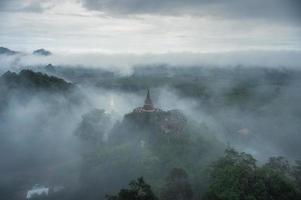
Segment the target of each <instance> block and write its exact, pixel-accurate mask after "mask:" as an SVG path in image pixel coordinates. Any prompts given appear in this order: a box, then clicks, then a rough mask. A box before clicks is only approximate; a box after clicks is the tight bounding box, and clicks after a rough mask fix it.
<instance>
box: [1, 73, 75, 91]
mask: <svg viewBox="0 0 301 200" xmlns="http://www.w3.org/2000/svg"><path fill="white" fill-rule="evenodd" d="M0 83H1V84H3V85H5V86H6V87H7V88H10V89H13V88H16V89H19V88H25V89H43V90H48V91H67V90H70V89H72V88H73V87H74V85H73V84H72V83H68V82H66V81H65V80H64V79H61V78H57V77H54V76H48V75H46V74H42V73H40V72H33V71H31V70H22V71H21V72H20V73H19V74H17V73H15V72H10V71H7V72H6V73H4V74H3V75H2V76H1V77H0Z"/></svg>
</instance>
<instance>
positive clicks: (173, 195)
mask: <svg viewBox="0 0 301 200" xmlns="http://www.w3.org/2000/svg"><path fill="white" fill-rule="evenodd" d="M192 197H193V192H192V189H191V185H190V183H189V180H188V175H187V173H186V172H185V170H183V169H179V168H174V169H173V170H172V171H171V172H170V174H169V176H168V177H167V178H166V185H165V188H164V190H163V191H162V193H161V199H162V200H190V199H192Z"/></svg>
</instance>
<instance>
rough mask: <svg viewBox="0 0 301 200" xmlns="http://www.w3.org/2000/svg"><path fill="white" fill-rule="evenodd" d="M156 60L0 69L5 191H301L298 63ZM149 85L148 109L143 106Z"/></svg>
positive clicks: (14, 194) (272, 194) (112, 195)
mask: <svg viewBox="0 0 301 200" xmlns="http://www.w3.org/2000/svg"><path fill="white" fill-rule="evenodd" d="M151 69H152V70H151V71H149V70H148V68H143V67H141V68H138V69H136V71H134V73H133V74H131V75H126V76H125V75H120V74H115V73H112V72H106V71H103V70H95V69H83V68H78V69H75V68H65V67H59V66H53V65H47V66H40V67H37V68H35V71H32V70H21V71H20V72H18V73H16V72H6V73H4V74H2V76H1V78H0V82H1V90H0V92H1V94H2V95H1V107H0V108H1V109H0V116H1V117H2V119H4V120H3V121H2V122H1V123H0V125H1V127H2V131H1V134H0V137H1V148H2V151H1V152H2V156H1V157H2V158H3V161H4V163H5V165H2V166H1V173H2V177H3V179H2V180H1V182H0V192H1V196H2V197H5V199H12V200H13V199H19V198H20V195H21V196H22V194H24V190H25V189H26V190H28V189H30V187H31V186H32V185H34V184H36V183H40V184H44V185H47V186H49V187H50V188H57V187H58V186H61V185H63V188H64V189H63V190H60V191H59V192H52V193H50V194H49V195H48V196H37V197H36V199H62V200H65V199H66V200H67V199H70V200H71V199H73V200H74V199H87V200H94V199H105V198H107V199H118V200H122V199H162V200H171V199H179V200H180V199H181V200H194V199H211V200H215V199H229V200H230V199H237V200H240V199H264V200H265V199H267V200H269V199H300V161H298V151H297V152H296V149H298V148H299V146H298V145H296V144H298V140H297V138H298V136H297V133H296V130H298V129H297V127H299V124H297V123H296V122H297V121H298V119H299V117H300V116H299V115H298V112H299V108H296V106H295V105H296V104H294V102H298V101H299V98H300V95H299V93H296V91H297V85H298V84H299V77H300V74H301V73H300V72H299V71H298V70H295V71H289V70H278V69H275V70H272V69H265V68H257V69H251V68H245V69H243V68H235V69H204V68H203V69H199V68H190V69H182V68H172V67H159V68H151ZM39 71H41V72H42V73H41V72H39ZM46 73H47V74H48V75H47V74H46ZM237 73H239V74H240V76H238V77H237V76H236V74H237ZM107 75H109V76H107ZM59 77H60V78H59ZM65 79H68V80H69V81H66V80H65ZM225 84H226V85H225ZM147 87H151V95H150V96H151V98H152V101H153V102H154V107H155V112H143V110H142V111H141V110H140V109H141V108H140V107H139V106H142V105H143V98H144V97H145V95H146V89H145V88H147ZM162 88H165V89H162ZM108 91H111V93H108ZM96 93H98V95H95V94H96ZM121 93H122V94H123V95H124V96H121V97H120V96H116V94H121ZM126 95H129V96H126ZM104 96H110V98H107V99H106V100H101V98H100V97H104ZM125 97H126V98H125ZM129 97H130V98H129ZM139 97H140V98H139ZM287 97H289V98H287ZM95 98H96V99H100V100H99V102H98V101H94V100H95ZM136 98H137V101H136ZM175 98H176V99H175ZM121 99H123V101H121ZM114 100H116V102H115V101H114ZM106 101H108V102H109V103H108V102H106ZM111 101H112V102H111ZM130 101H135V102H137V103H135V104H134V106H129V105H130V104H125V106H124V107H126V108H127V111H126V112H124V113H122V114H121V113H120V110H118V107H117V106H118V104H120V102H123V103H124V102H126V103H129V102H130ZM95 102H96V103H95ZM139 102H140V103H139ZM283 102H286V103H285V104H284V103H283ZM279 105H281V106H279ZM119 106H120V105H119ZM135 106H136V107H139V109H138V108H137V109H135ZM119 108H120V109H124V108H123V107H119ZM157 108H158V109H157ZM151 109H153V108H151ZM229 110H231V112H230V111H229ZM278 111H287V112H286V113H285V114H284V115H283V116H277V117H276V116H275V115H274V113H275V112H278ZM200 113H202V115H200ZM118 116H121V117H118ZM209 116H210V117H209ZM229 116H231V117H229ZM257 117H260V119H262V120H263V122H262V123H263V124H261V123H260V122H258V121H257V120H255V119H256V118H257ZM287 117H289V119H290V120H287ZM212 118H214V119H215V120H216V123H217V124H218V125H219V127H217V126H216V125H215V124H214V123H213V121H212ZM239 118H240V119H239ZM200 119H201V120H200ZM246 119H247V120H246ZM16 120H17V121H16ZM277 123H281V124H282V127H279V126H277V127H278V128H276V127H274V125H276V124H277ZM264 124H265V126H264ZM266 124H269V126H266ZM14 127H17V129H16V128H14ZM24 127H27V128H24ZM28 127H30V128H28ZM276 129H279V130H277V131H276ZM3 130H4V131H3ZM281 130H283V131H285V133H286V134H285V135H282V134H280V132H281ZM255 131H256V132H257V133H256V132H255ZM273 134H276V135H277V137H280V139H277V138H275V136H273ZM287 135H289V136H290V137H287ZM16 138H18V140H16ZM258 141H260V142H261V143H260V144H256V142H258ZM229 143H230V145H231V146H234V147H235V148H236V149H238V150H234V149H233V148H229V147H227V145H228V144H229ZM20 144H23V145H20ZM24 144H27V145H24ZM261 144H265V146H266V147H273V149H275V147H276V146H277V148H276V149H277V150H280V149H281V151H279V152H285V156H286V157H275V156H274V155H275V153H273V154H272V153H271V152H270V151H269V150H268V149H265V148H263V146H261ZM280 144H281V145H280ZM279 145H280V146H279ZM242 146H244V147H245V148H243V147H242ZM245 150H246V151H247V152H243V151H245ZM224 151H225V152H224ZM4 152H10V155H11V157H8V156H6V155H5V154H4ZM20 152H22V153H20ZM223 152H224V153H223ZM276 155H277V154H276ZM279 155H281V154H279ZM271 156H272V157H271ZM268 157H271V158H270V159H268ZM12 158H14V159H12ZM25 158H26V159H27V161H29V162H27V164H26V165H24V161H23V159H25ZM256 159H258V160H259V161H256ZM286 159H288V160H286ZM294 160H297V161H296V162H295V161H294ZM12 166H15V167H14V168H13V170H10V169H12V168H11V167H12ZM17 166H18V167H17ZM16 173H20V175H19V176H18V177H19V178H17V176H16ZM139 177H143V178H139ZM128 183H130V185H129V186H127V185H128ZM24 188H25V189H24ZM53 191H54V190H53Z"/></svg>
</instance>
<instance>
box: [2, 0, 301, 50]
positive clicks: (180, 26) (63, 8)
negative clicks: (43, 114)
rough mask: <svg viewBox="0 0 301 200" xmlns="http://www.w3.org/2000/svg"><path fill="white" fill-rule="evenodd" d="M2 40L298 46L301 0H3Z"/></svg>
mask: <svg viewBox="0 0 301 200" xmlns="http://www.w3.org/2000/svg"><path fill="white" fill-rule="evenodd" d="M0 19H1V23H0V46H5V47H9V48H12V49H15V50H23V51H32V50H34V49H37V48H46V49H49V50H51V51H54V52H55V51H57V52H60V51H63V52H91V51H93V52H108V53H162V52H165V53H166V52H221V51H240V50H300V49H301V26H300V25H301V1H300V0H64V1H63V0H0Z"/></svg>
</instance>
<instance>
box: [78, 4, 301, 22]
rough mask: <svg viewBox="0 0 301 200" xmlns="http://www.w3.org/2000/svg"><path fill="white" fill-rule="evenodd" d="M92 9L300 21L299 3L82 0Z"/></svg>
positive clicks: (129, 12) (300, 10)
mask: <svg viewBox="0 0 301 200" xmlns="http://www.w3.org/2000/svg"><path fill="white" fill-rule="evenodd" d="M81 2H82V4H83V5H84V6H85V7H86V8H88V9H91V10H99V11H103V12H107V13H113V14H160V15H177V14H184V15H201V16H202V15H204V16H214V17H234V18H238V17H242V18H245V17H247V18H268V19H274V20H292V19H294V20H299V19H300V12H301V1H299V0H264V1H262V0H227V1H225V0H186V1H183V0H122V1H120V0H81Z"/></svg>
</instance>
